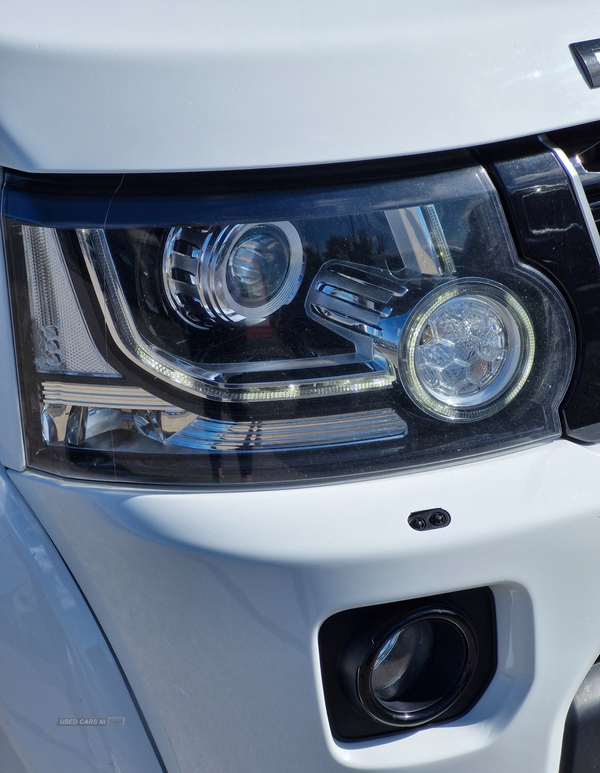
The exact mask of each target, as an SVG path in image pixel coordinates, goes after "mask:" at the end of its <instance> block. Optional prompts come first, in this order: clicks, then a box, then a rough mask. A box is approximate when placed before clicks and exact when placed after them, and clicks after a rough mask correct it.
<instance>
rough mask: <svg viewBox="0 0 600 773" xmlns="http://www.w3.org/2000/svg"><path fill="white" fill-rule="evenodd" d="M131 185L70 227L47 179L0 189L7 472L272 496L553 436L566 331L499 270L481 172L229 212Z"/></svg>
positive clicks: (69, 197)
mask: <svg viewBox="0 0 600 773" xmlns="http://www.w3.org/2000/svg"><path fill="white" fill-rule="evenodd" d="M165 179H166V178H165ZM136 180H138V182H139V185H138V187H137V188H136V185H137V183H136ZM196 180H197V184H198V185H199V184H200V183H201V180H202V178H196ZM147 185H148V184H147V183H146V180H145V179H144V178H139V179H138V178H135V179H134V181H133V183H132V185H130V186H129V191H128V192H127V194H126V195H123V196H122V195H121V194H119V193H118V192H115V191H114V190H112V189H110V188H107V189H106V190H104V189H103V188H102V184H101V183H100V182H98V183H97V185H96V186H95V187H94V194H93V195H90V197H89V200H87V199H85V197H83V198H79V199H77V207H78V212H79V216H78V217H75V216H74V215H73V212H72V207H73V201H74V200H75V199H74V194H73V193H72V191H70V189H69V184H68V181H67V182H65V183H64V184H63V183H57V182H56V181H55V180H53V181H52V191H53V197H52V207H50V208H49V207H48V206H47V205H46V202H47V199H46V198H44V197H45V193H44V190H43V185H42V186H41V187H40V186H39V185H38V182H37V180H36V178H26V177H24V178H23V177H18V176H15V175H13V176H9V178H8V182H7V185H6V186H5V190H4V200H3V212H4V227H5V234H6V243H7V252H8V255H9V262H10V267H11V288H12V291H11V292H12V301H13V308H14V320H15V331H16V335H17V339H18V343H19V348H20V352H21V356H20V363H19V364H20V372H21V388H22V395H23V407H24V416H25V417H26V422H27V427H26V436H27V444H28V458H29V463H30V465H31V466H33V467H37V468H39V469H44V470H49V471H52V472H59V473H60V474H66V475H77V476H83V477H88V476H100V477H106V478H110V479H111V480H114V479H115V478H117V479H123V480H131V479H149V480H155V481H163V482H186V483H193V484H198V483H217V482H218V483H222V482H226V483H239V482H244V483H247V482H250V481H254V482H269V483H270V482H286V481H289V482H292V481H298V480H307V479H308V480H310V479H314V478H322V477H336V476H340V475H355V474H362V473H379V472H383V471H392V470H397V469H401V468H405V467H409V466H414V465H417V464H430V463H432V462H440V461H445V460H453V459H455V458H457V457H458V456H463V457H464V456H469V455H475V454H481V453H489V452H490V451H493V450H494V449H497V448H505V447H507V446H515V445H519V444H523V443H527V442H534V441H539V440H541V439H544V438H550V437H553V436H556V435H557V434H559V432H560V425H559V421H558V412H557V411H558V405H559V403H560V401H561V399H562V397H563V395H564V392H565V390H566V387H567V384H568V381H569V378H570V375H571V371H572V367H573V357H574V339H573V331H572V322H571V319H570V316H569V312H568V310H567V308H566V305H565V303H564V301H563V299H562V298H561V296H560V295H559V293H558V292H557V291H556V289H555V288H554V287H553V285H552V284H551V283H550V282H549V281H548V280H547V279H546V278H544V277H543V276H541V275H540V274H538V273H537V272H536V271H535V270H533V269H531V268H530V267H527V266H526V265H524V264H522V263H520V262H519V260H518V259H517V257H516V253H515V249H514V246H513V243H512V241H511V238H510V234H509V231H508V228H507V225H506V222H505V220H504V216H503V213H502V210H501V208H500V205H499V202H498V199H497V196H496V193H495V191H494V189H493V186H492V185H491V183H490V181H489V179H488V178H487V176H486V174H485V172H484V170H483V169H481V168H479V167H472V168H468V169H463V170H459V171H453V172H447V173H443V174H437V175H429V176H426V177H421V178H415V179H405V180H401V181H398V182H386V183H377V184H370V185H360V186H354V187H349V186H348V187H340V188H337V189H333V188H331V189H328V188H324V189H315V190H301V189H297V190H293V191H290V192H288V193H286V194H281V193H280V192H278V191H263V192H262V193H261V194H255V195H250V196H243V195H239V196H236V195H233V194H225V193H222V194H220V195H218V196H211V195H208V194H204V195H203V194H201V193H198V190H197V189H195V188H194V183H193V182H192V183H191V185H189V184H188V183H186V185H187V188H185V190H184V189H182V190H181V191H176V192H175V193H173V192H172V191H171V192H169V193H167V192H165V193H164V194H162V195H161V193H160V191H158V190H157V191H153V192H152V194H151V195H149V194H148V190H147ZM159 185H160V182H159ZM182 185H183V183H182ZM36 186H37V187H36ZM184 187H185V186H184ZM120 190H121V189H120ZM103 191H104V192H103ZM103 197H104V198H103ZM157 202H163V204H164V206H162V207H161V206H158V204H157ZM107 212H108V214H107ZM32 213H34V214H32ZM78 218H79V219H78Z"/></svg>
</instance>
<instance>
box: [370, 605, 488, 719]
mask: <svg viewBox="0 0 600 773" xmlns="http://www.w3.org/2000/svg"><path fill="white" fill-rule="evenodd" d="M477 658H478V647H477V641H476V639H475V635H474V633H473V631H472V629H471V626H470V625H469V624H468V623H467V621H466V620H464V619H463V618H462V617H460V616H459V615H458V614H457V613H455V612H453V611H451V610H442V609H435V610H421V611H419V612H417V613H414V614H413V615H411V616H409V617H408V618H407V619H405V620H404V621H401V622H399V623H397V624H396V626H395V627H392V628H391V629H388V630H387V632H385V633H384V634H383V636H376V637H375V638H374V646H373V648H372V649H371V651H370V653H369V655H368V656H367V658H366V660H365V662H364V664H363V665H362V666H361V668H360V669H359V674H358V694H359V698H360V701H361V703H362V705H363V707H364V708H365V709H366V710H367V712H368V713H369V714H370V715H371V716H372V717H373V718H374V719H377V720H378V721H379V722H383V723H384V724H392V725H403V726H405V727H415V726H417V725H421V724H424V723H426V722H431V721H432V720H433V719H435V718H436V717H438V716H440V714H442V713H444V712H445V711H446V710H447V709H448V708H449V707H450V706H452V705H453V704H454V703H455V702H456V701H457V700H458V698H459V697H460V696H461V695H462V693H463V692H464V690H465V688H466V686H467V684H468V683H469V680H470V678H471V676H472V674H473V671H474V669H475V666H476V664H477Z"/></svg>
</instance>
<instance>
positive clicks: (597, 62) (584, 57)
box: [569, 39, 600, 89]
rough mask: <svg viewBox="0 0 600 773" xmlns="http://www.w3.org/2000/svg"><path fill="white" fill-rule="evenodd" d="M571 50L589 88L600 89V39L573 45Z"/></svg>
mask: <svg viewBox="0 0 600 773" xmlns="http://www.w3.org/2000/svg"><path fill="white" fill-rule="evenodd" d="M569 48H570V49H571V53H572V54H573V56H574V57H575V61H576V63H577V64H578V65H579V69H580V71H581V74H582V75H583V77H584V78H585V79H586V81H587V84H588V86H589V87H590V88H591V89H597V88H600V39H598V40H582V41H581V43H571V45H570V46H569Z"/></svg>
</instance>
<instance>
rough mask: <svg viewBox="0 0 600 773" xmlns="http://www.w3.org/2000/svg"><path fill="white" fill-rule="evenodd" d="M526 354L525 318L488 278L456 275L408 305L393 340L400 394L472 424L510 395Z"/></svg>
mask: <svg viewBox="0 0 600 773" xmlns="http://www.w3.org/2000/svg"><path fill="white" fill-rule="evenodd" d="M534 351H535V337H534V333H533V326H532V323H531V320H530V319H529V316H528V315H527V313H526V312H525V310H524V309H523V306H522V305H521V304H520V303H519V301H518V300H517V298H516V297H515V296H514V294H512V293H511V292H510V291H509V290H508V289H507V288H505V287H503V286H502V285H500V284H498V283H497V282H492V281H489V280H488V281H481V280H470V279H465V280H457V281H454V282H450V283H449V284H447V285H446V286H445V287H443V288H442V289H441V291H434V292H432V293H430V294H429V295H428V296H426V297H425V298H424V299H423V301H422V302H421V304H419V305H418V306H417V307H416V308H415V310H414V312H413V314H412V315H411V317H410V319H409V321H408V322H407V325H406V327H405V330H404V333H403V337H402V340H401V343H400V368H401V374H402V378H403V383H404V386H405V388H406V391H407V393H408V394H409V395H410V397H411V398H412V400H413V401H414V402H415V403H416V404H417V405H418V406H419V407H420V408H422V409H423V410H424V411H426V412H427V413H429V414H431V415H433V416H436V417H439V418H444V419H448V420H451V421H472V420H475V419H481V418H484V417H485V416H490V415H492V414H493V413H496V412H497V411H499V410H500V409H501V408H503V407H504V406H505V405H507V404H508V403H509V402H510V401H511V400H512V399H513V398H514V397H515V396H516V394H517V393H518V392H519V390H520V389H521V388H522V386H523V384H524V383H525V381H526V379H527V376H528V375H529V372H530V370H531V366H532V363H533V357H534Z"/></svg>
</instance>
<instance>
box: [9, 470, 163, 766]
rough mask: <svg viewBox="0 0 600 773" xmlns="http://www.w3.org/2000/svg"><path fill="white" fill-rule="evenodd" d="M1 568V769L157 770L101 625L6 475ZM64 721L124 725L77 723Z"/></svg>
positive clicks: (144, 732)
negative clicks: (108, 722)
mask: <svg viewBox="0 0 600 773" xmlns="http://www.w3.org/2000/svg"><path fill="white" fill-rule="evenodd" d="M0 567H1V569H0V769H1V770H2V773H47V771H52V773H55V772H56V773H59V772H60V773H81V771H84V770H85V771H90V773H92V772H93V773H101V771H107V772H108V771H111V772H112V773H116V772H117V771H119V772H120V773H138V772H139V771H142V770H143V771H144V773H160V770H161V767H160V765H159V763H158V761H157V758H156V755H155V753H154V751H153V749H152V746H151V744H150V741H149V739H148V735H147V734H146V731H145V729H144V727H143V725H142V722H141V720H140V717H139V714H138V711H137V709H136V707H135V705H134V703H133V701H132V699H131V696H130V694H129V691H128V689H127V686H126V685H125V682H124V681H123V677H122V676H121V672H120V671H119V668H118V666H117V664H116V663H115V660H114V657H113V655H112V653H111V651H110V649H109V647H108V646H107V644H106V641H105V639H104V636H103V635H102V632H101V631H100V629H99V627H98V624H97V623H96V621H95V620H94V617H93V616H92V614H91V612H90V610H89V608H88V606H87V604H86V602H85V599H84V598H83V597H82V595H81V592H80V590H79V588H78V587H77V585H76V584H75V582H74V580H73V578H72V576H71V574H70V573H69V570H68V569H67V567H66V566H65V565H64V563H63V561H62V559H61V557H60V556H59V554H58V553H57V552H56V548H55V547H54V545H53V544H52V542H51V541H50V540H49V538H48V535H47V534H46V533H45V532H44V531H43V529H42V528H41V527H40V525H39V523H38V521H37V520H36V519H35V517H34V516H33V515H32V513H31V511H30V510H29V508H28V507H27V505H26V504H25V502H24V501H23V499H22V497H21V496H20V494H19V493H18V491H17V490H16V489H15V487H14V485H13V484H12V483H11V481H10V480H9V479H8V478H7V476H6V473H5V472H4V470H0ZM59 717H66V718H85V717H88V718H95V717H97V718H102V717H107V718H108V717H123V718H124V720H125V722H124V724H123V725H122V726H114V727H108V726H105V727H94V726H88V727H85V726H82V727H72V726H68V725H67V726H59V725H58V718H59Z"/></svg>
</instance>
